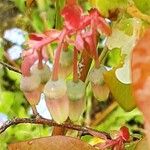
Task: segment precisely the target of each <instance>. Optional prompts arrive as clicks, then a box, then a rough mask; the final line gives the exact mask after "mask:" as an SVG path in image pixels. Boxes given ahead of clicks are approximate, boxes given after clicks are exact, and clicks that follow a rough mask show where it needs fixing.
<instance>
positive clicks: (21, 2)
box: [13, 0, 25, 12]
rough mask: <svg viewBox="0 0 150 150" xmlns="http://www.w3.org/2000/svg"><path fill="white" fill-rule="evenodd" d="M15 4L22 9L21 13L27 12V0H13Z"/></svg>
mask: <svg viewBox="0 0 150 150" xmlns="http://www.w3.org/2000/svg"><path fill="white" fill-rule="evenodd" d="M13 2H14V3H15V4H16V6H17V7H18V8H19V9H20V11H22V12H23V11H24V10H25V0H13Z"/></svg>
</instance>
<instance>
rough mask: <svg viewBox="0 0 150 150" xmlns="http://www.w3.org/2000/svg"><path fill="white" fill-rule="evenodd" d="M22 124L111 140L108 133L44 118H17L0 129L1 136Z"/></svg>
mask: <svg viewBox="0 0 150 150" xmlns="http://www.w3.org/2000/svg"><path fill="white" fill-rule="evenodd" d="M22 123H30V124H42V125H48V126H55V127H61V128H67V129H72V130H77V131H81V132H82V133H84V134H88V135H96V134H97V135H99V136H100V137H101V138H107V139H111V137H110V135H109V134H108V133H106V132H101V131H97V130H95V129H92V128H88V127H83V126H80V125H74V124H70V123H64V124H58V123H56V122H54V121H53V120H49V119H45V118H42V117H37V118H15V119H12V120H9V121H6V122H5V123H4V124H3V125H2V126H1V127H0V134H1V133H2V132H4V131H5V130H6V129H7V128H9V127H10V126H12V125H17V124H22Z"/></svg>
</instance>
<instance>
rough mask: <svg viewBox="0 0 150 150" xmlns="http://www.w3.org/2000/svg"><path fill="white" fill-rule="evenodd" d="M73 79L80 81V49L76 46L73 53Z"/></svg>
mask: <svg viewBox="0 0 150 150" xmlns="http://www.w3.org/2000/svg"><path fill="white" fill-rule="evenodd" d="M73 81H74V82H78V50H77V49H76V48H74V53H73Z"/></svg>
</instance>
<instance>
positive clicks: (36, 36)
mask: <svg viewBox="0 0 150 150" xmlns="http://www.w3.org/2000/svg"><path fill="white" fill-rule="evenodd" d="M44 37H45V36H44V34H36V33H30V34H29V38H30V40H35V41H40V40H42V39H43V38H44Z"/></svg>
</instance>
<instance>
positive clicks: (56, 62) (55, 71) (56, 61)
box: [52, 30, 66, 81]
mask: <svg viewBox="0 0 150 150" xmlns="http://www.w3.org/2000/svg"><path fill="white" fill-rule="evenodd" d="M65 35H66V30H63V31H62V33H61V35H60V42H59V45H58V47H57V49H56V54H55V59H54V65H53V67H54V68H53V73H52V80H53V81H56V80H58V71H59V59H60V54H61V50H62V48H63V45H64V38H65Z"/></svg>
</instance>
